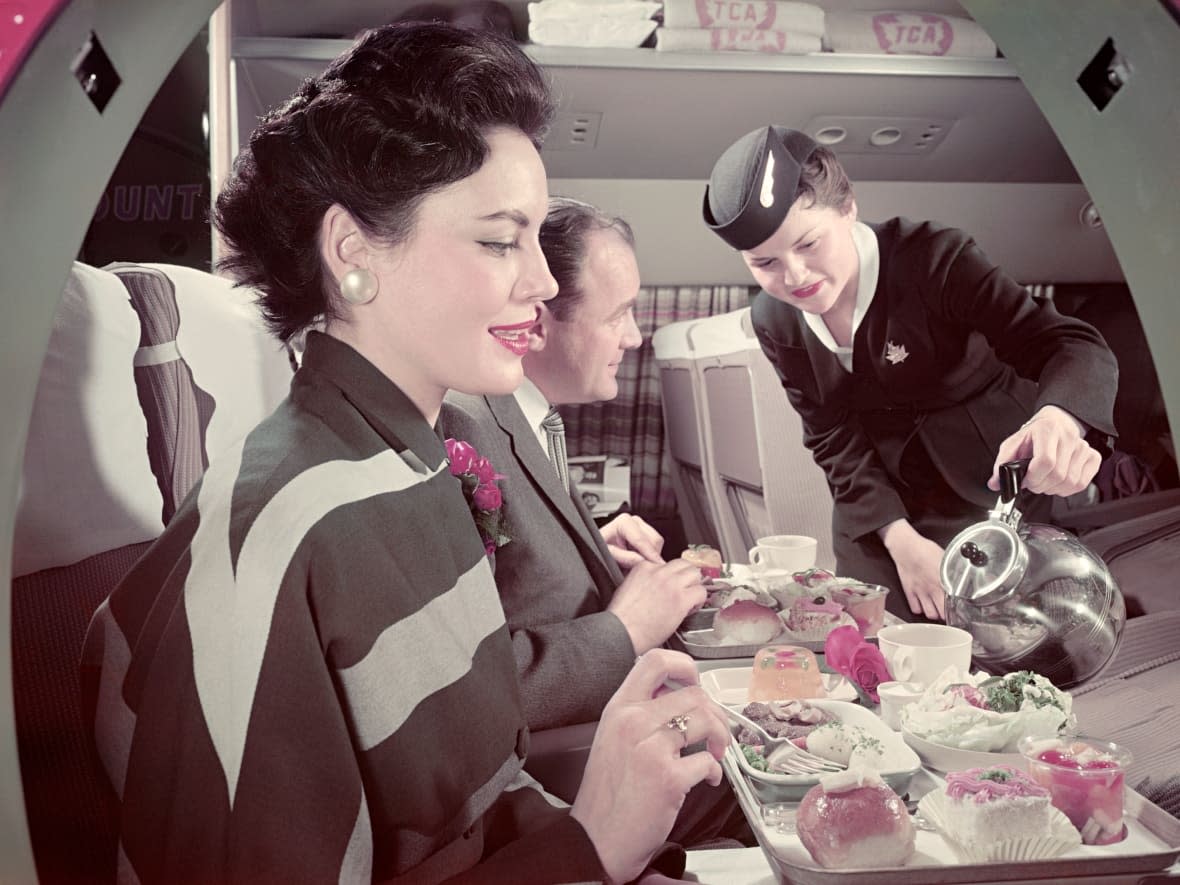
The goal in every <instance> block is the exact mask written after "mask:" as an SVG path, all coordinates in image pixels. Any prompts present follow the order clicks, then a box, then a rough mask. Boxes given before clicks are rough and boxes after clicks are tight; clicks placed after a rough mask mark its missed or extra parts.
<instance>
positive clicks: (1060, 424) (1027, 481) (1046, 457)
mask: <svg viewBox="0 0 1180 885" xmlns="http://www.w3.org/2000/svg"><path fill="white" fill-rule="evenodd" d="M1084 433H1085V428H1084V427H1083V426H1082V424H1081V422H1079V421H1078V419H1077V418H1075V417H1074V416H1073V415H1071V414H1070V413H1069V412H1067V411H1065V409H1062V408H1058V407H1057V406H1042V407H1041V408H1040V409H1038V410H1037V413H1036V414H1035V415H1033V416H1032V418H1030V419H1029V420H1028V421H1027V422H1025V424H1024V426H1023V427H1021V428H1020V429H1019V430H1017V431H1016V432H1015V433H1014V434H1012V435H1011V436H1010V437H1008V438H1007V439H1006V440H1004V441H1003V442H1002V443H1000V449H999V452H998V453H997V455H996V463H995V464H994V465H993V466H992V476H991V479H989V480H988V481H987V485H988V488H990V489H991V490H992V491H993V492H998V491H999V490H1000V465H1001V464H1005V463H1007V462H1008V461H1013V460H1016V459H1017V458H1029V457H1031V458H1032V460H1031V461H1030V462H1029V465H1028V471H1027V472H1026V473H1025V475H1024V488H1026V489H1028V490H1029V491H1030V492H1039V493H1040V494H1043V495H1063V496H1064V495H1072V494H1075V493H1077V492H1080V491H1081V490H1082V489H1084V488H1085V487H1086V486H1088V485H1089V484H1090V480H1092V479H1093V478H1094V474H1096V473H1097V472H1098V468H1099V466H1100V465H1101V464H1102V456H1101V455H1100V454H1099V453H1098V452H1097V450H1095V449H1094V448H1092V447H1091V446H1090V444H1089V443H1087V442H1086V440H1085V439H1083V435H1084Z"/></svg>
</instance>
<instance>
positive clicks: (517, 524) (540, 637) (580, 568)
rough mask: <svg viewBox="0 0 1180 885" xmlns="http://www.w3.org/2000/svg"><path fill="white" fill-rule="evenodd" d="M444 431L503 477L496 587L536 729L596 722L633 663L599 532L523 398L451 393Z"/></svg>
mask: <svg viewBox="0 0 1180 885" xmlns="http://www.w3.org/2000/svg"><path fill="white" fill-rule="evenodd" d="M439 427H440V429H441V430H442V431H443V434H444V435H445V436H447V437H453V438H455V439H459V440H465V441H467V442H469V443H471V444H472V445H473V446H475V448H476V449H477V450H478V451H479V453H480V454H481V455H484V456H485V457H487V458H488V459H489V460H490V461H491V463H492V466H493V467H494V468H495V469H496V471H497V472H499V473H501V474H503V475H504V479H502V480H501V481H500V489H501V492H502V494H503V500H504V504H503V507H504V511H503V513H504V518H505V520H506V522H507V526H508V534H509V536H510V537H511V538H512V540H511V541H510V542H509V543H507V544H505V545H504V546H503V547H500V548H499V549H498V550H497V551H496V554H495V572H496V585H497V587H498V588H499V591H500V599H501V601H502V603H503V605H504V614H505V616H506V617H507V619H508V626H509V630H510V631H511V633H512V645H513V649H514V651H515V653H516V662H517V668H518V671H519V673H520V679H521V693H522V696H523V699H524V706H525V714H526V716H527V719H528V723H529V727H530V728H533V729H539V728H552V727H555V726H559V725H572V724H574V723H578V722H592V721H594V720H596V719H598V718H599V715H600V714H601V713H602V708H603V706H604V705H605V704H606V702H607V700H608V699H609V698H610V696H611V695H612V694H613V693H614V691H615V689H617V688H618V687H619V684H620V683H621V682H622V681H623V678H624V677H625V676H626V675H627V673H628V671H629V670H630V669H631V665H632V664H633V663H634V662H635V649H634V646H632V644H631V639H630V637H629V636H628V635H627V631H626V629H625V628H624V627H623V624H622V622H621V621H619V619H618V618H617V617H615V616H614V615H613V614H611V613H609V612H607V611H606V607H607V605H608V604H609V603H610V600H611V596H612V595H613V594H614V591H615V588H616V587H618V585H619V584H620V583H621V581H622V579H623V576H622V574H621V573H620V571H619V568H618V566H617V565H616V564H615V562H614V560H613V559H612V558H611V556H610V552H609V551H608V550H607V547H606V544H605V542H604V541H603V539H602V535H601V533H600V532H599V531H598V529H597V527H596V526H595V525H594V521H593V519H591V517H590V514H589V512H588V511H587V510H586V508H585V506H584V505H583V504H582V501H581V499H580V497H579V496H578V495H577V494H576V493H575V494H573V495H571V494H568V493H566V491H565V489H563V488H562V485H561V481H560V480H559V479H558V477H557V472H556V470H554V468H553V464H552V462H551V461H550V460H549V458H548V456H547V455H546V453H545V451H544V449H542V448H541V444H540V442H539V441H538V440H537V436H536V433H535V432H534V430H533V428H532V427H530V426H529V424H528V422H527V420H526V419H525V417H524V413H523V412H522V411H521V409H520V406H519V405H518V404H517V402H516V399H515V397H512V396H468V395H465V394H456V393H451V394H449V395H448V396H447V399H446V401H445V402H444V403H443V407H442V412H441V414H440V415H439Z"/></svg>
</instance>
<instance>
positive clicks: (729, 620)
mask: <svg viewBox="0 0 1180 885" xmlns="http://www.w3.org/2000/svg"><path fill="white" fill-rule="evenodd" d="M782 631H783V622H782V621H781V620H780V619H779V616H778V612H776V611H775V610H774V609H770V608H767V607H766V606H764V605H759V604H758V603H757V602H754V601H752V600H748V599H743V600H739V601H737V602H734V603H732V604H731V605H727V606H726V607H725V608H723V609H721V610H720V611H719V612H717V614H715V615H714V616H713V635H714V637H716V639H717V643H718V644H719V645H761V644H762V643H764V642H769V641H770V640H772V639H774V638H775V637H776V636H778V635H779V634H780V633H781V632H782Z"/></svg>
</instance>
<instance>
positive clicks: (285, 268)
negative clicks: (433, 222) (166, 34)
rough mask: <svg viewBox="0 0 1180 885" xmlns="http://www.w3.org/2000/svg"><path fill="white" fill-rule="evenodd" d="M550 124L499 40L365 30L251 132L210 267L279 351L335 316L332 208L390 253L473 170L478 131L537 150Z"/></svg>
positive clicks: (515, 53) (217, 219)
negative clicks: (325, 240) (422, 213)
mask: <svg viewBox="0 0 1180 885" xmlns="http://www.w3.org/2000/svg"><path fill="white" fill-rule="evenodd" d="M552 115H553V101H552V98H551V97H550V94H549V89H548V86H547V84H546V82H545V78H544V75H543V74H542V73H541V71H540V69H539V68H538V67H537V66H536V65H535V64H533V62H532V61H531V60H530V59H529V58H528V57H527V56H526V55H525V54H524V53H523V52H522V51H521V50H520V49H519V48H518V47H517V46H516V44H514V43H513V42H512V41H510V40H507V39H505V38H503V37H500V36H498V35H496V34H493V33H491V32H487V31H473V30H464V29H459V28H455V27H451V26H448V25H442V24H435V23H424V22H405V23H398V24H393V25H388V26H386V27H382V28H377V29H375V30H372V31H369V32H367V33H366V34H364V35H363V36H362V37H361V38H360V39H359V40H358V41H357V42H356V43H355V44H354V45H353V46H352V47H350V48H349V49H348V51H346V52H345V53H344V54H343V55H341V56H340V57H339V58H337V59H336V60H335V61H334V62H332V64H331V65H329V66H328V68H327V70H325V71H324V72H323V73H322V74H321V75H319V76H318V77H314V78H312V79H309V80H307V81H306V82H305V83H304V84H303V86H302V88H300V90H299V91H298V92H297V93H296V94H295V95H294V96H293V97H292V98H291V99H290V100H289V101H288V102H287V103H286V104H285V105H283V106H281V107H279V108H276V109H274V110H272V111H271V112H270V113H269V114H267V116H266V117H264V118H263V120H262V122H261V123H260V124H259V125H258V128H257V129H255V130H254V133H253V135H252V136H251V138H250V144H249V147H248V148H247V149H245V150H243V151H242V152H241V153H240V154H239V156H238V159H237V160H236V161H235V164H234V169H233V172H232V174H231V175H230V177H229V180H228V181H227V182H226V184H225V186H224V188H223V189H222V191H221V194H220V195H219V196H218V198H217V205H216V208H215V210H214V223H215V224H216V226H217V229H218V231H220V233H221V236H222V237H223V239H224V241H225V246H226V249H225V252H224V257H223V258H222V259H221V260H220V262H219V265H220V267H221V268H223V269H224V270H225V271H227V272H228V273H230V274H231V275H232V276H233V277H234V278H235V279H236V280H237V281H238V282H239V283H241V284H243V285H248V286H252V287H254V288H255V289H257V290H258V291H259V292H260V293H261V298H260V303H261V308H262V312H263V315H264V316H265V318H266V321H267V324H268V325H269V327H270V329H271V331H272V332H273V333H274V334H275V335H276V336H277V337H278V338H279V339H281V340H282V341H289V340H290V339H291V338H293V337H294V336H296V335H297V334H298V333H300V332H301V331H302V330H304V329H306V328H307V327H308V326H310V325H312V324H313V323H315V322H316V321H317V320H318V319H320V318H321V317H326V316H332V315H333V304H334V303H335V299H334V298H333V297H331V295H330V293H333V292H334V290H335V285H334V281H333V280H331V279H330V278H329V277H328V276H327V274H326V273H325V270H324V267H323V264H322V262H321V259H320V251H319V231H320V224H321V221H322V220H323V216H324V213H325V212H326V211H327V210H328V208H329V207H330V206H331V205H332V204H333V203H338V204H340V205H341V206H343V207H344V208H345V209H347V210H348V212H350V213H351V214H352V216H353V217H354V218H355V219H356V220H357V222H358V223H359V224H361V225H362V226H363V227H364V229H365V231H366V233H367V234H369V235H370V236H373V237H374V238H376V239H378V240H380V241H382V242H385V243H386V244H388V245H391V246H393V245H397V244H398V243H400V242H402V241H403V240H405V239H406V237H407V236H408V235H409V234H410V233H411V232H412V230H413V225H414V221H415V218H416V215H417V209H418V206H419V204H420V203H421V201H422V199H423V198H424V197H426V196H427V195H428V194H430V193H433V192H434V191H437V190H439V189H441V188H444V187H446V186H447V185H450V184H453V183H454V182H456V181H460V180H462V179H464V178H467V177H468V176H470V175H472V174H474V173H475V172H477V171H478V170H479V168H480V167H481V166H482V165H483V163H484V161H485V160H486V158H487V154H488V144H487V141H486V139H485V134H486V133H487V132H488V130H489V129H492V128H495V127H499V126H505V127H513V128H516V129H518V130H520V131H521V132H522V133H524V134H525V135H526V136H527V137H528V138H530V139H531V140H532V142H533V143H534V144H535V145H537V146H538V147H540V144H541V140H542V139H543V138H544V135H545V132H546V130H547V128H548V126H549V122H550V120H551V118H552Z"/></svg>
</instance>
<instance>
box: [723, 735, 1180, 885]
mask: <svg viewBox="0 0 1180 885" xmlns="http://www.w3.org/2000/svg"><path fill="white" fill-rule="evenodd" d="M733 753H734V750H733V745H732V743H731V744H730V746H729V747H727V749H726V754H725V756H724V757H722V760H721V767H722V769H723V771H724V772H725V776H726V777H727V778H728V779H729V781H730V786H731V788H732V789H733V791H734V794H735V795H736V796H737V800H738V805H739V806H740V807H741V809H742V813H743V814H744V815H745V816H746V820H747V821H748V822H749V824H750V828H751V829H752V830H753V831H754V837H755V838H756V839H757V840H758V845H759V846H760V847H761V848H762V853H763V855H764V856H765V857H766V860H767V862H768V863H769V864H770V867H771V869H772V870H773V871H774V873H775V876H776V877H777V878H778V881H780V882H791V883H794V885H856V883H861V882H865V883H870V882H871V883H873V885H962V883H982V882H1037V881H1040V882H1046V883H1048V882H1054V881H1060V880H1062V879H1073V878H1089V879H1093V878H1094V877H1095V876H1103V875H1125V874H1133V873H1152V872H1159V871H1161V870H1165V869H1167V868H1168V867H1169V866H1171V865H1172V864H1175V863H1176V861H1177V859H1178V858H1180V820H1177V819H1176V818H1174V817H1172V815H1170V814H1168V813H1167V812H1166V811H1164V810H1163V809H1162V808H1160V807H1159V806H1158V805H1156V804H1154V803H1153V802H1151V801H1150V800H1148V799H1147V798H1146V797H1144V796H1142V795H1140V794H1139V793H1137V792H1135V790H1133V789H1132V788H1130V787H1128V788H1127V792H1126V800H1125V812H1126V813H1127V814H1128V815H1129V816H1130V817H1131V819H1132V820H1133V821H1134V822H1135V823H1137V824H1139V825H1141V826H1142V827H1143V828H1144V829H1145V830H1146V831H1147V832H1148V833H1150V834H1151V835H1152V836H1155V837H1156V838H1157V839H1159V840H1160V841H1162V842H1164V843H1166V844H1167V845H1168V846H1169V847H1168V848H1166V849H1164V850H1162V851H1151V852H1147V853H1143V854H1121V855H1116V856H1111V857H1095V856H1087V857H1084V858H1079V857H1074V858H1060V857H1054V858H1045V859H1042V860H1032V861H1025V862H1021V863H1012V862H1004V863H977V864H931V865H927V866H907V867H881V868H876V869H865V870H829V869H824V868H823V867H819V866H811V865H801V864H796V863H793V862H791V861H789V860H787V859H785V858H783V857H780V856H779V855H778V854H776V853H775V851H774V849H773V847H772V846H771V845H770V843H769V839H768V836H767V832H766V828H765V825H764V824H763V822H762V815H761V812H760V806H761V803H759V802H758V800H757V798H756V797H755V796H754V793H753V790H752V788H751V787H750V785H749V784H748V782H747V781H746V780H745V775H744V774H742V772H741V769H740V767H739V765H738V763H737V761H736V756H734V755H733ZM927 770H928V769H927Z"/></svg>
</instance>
